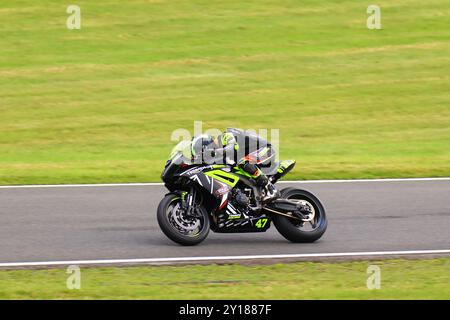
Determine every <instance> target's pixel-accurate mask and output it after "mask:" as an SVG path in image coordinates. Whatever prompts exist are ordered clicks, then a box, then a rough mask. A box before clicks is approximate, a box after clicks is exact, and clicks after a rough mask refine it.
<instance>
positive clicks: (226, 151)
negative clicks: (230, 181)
mask: <svg viewBox="0 0 450 320" xmlns="http://www.w3.org/2000/svg"><path fill="white" fill-rule="evenodd" d="M238 150H239V145H238V143H237V141H236V138H235V137H234V135H233V134H232V133H231V132H227V131H226V132H223V133H222V134H221V135H219V136H218V137H217V138H213V137H212V136H210V135H200V136H196V137H194V138H193V139H192V155H193V156H194V157H199V156H202V157H203V159H204V158H207V157H209V159H212V160H213V161H212V162H213V163H226V164H227V165H230V166H231V167H234V166H236V165H237V166H238V167H239V168H241V169H242V170H244V171H245V172H247V173H248V174H250V175H251V176H252V178H253V179H255V182H256V185H257V187H258V188H259V191H260V193H262V195H263V197H262V199H261V200H263V201H267V200H270V199H273V198H275V197H276V195H277V190H276V189H275V187H274V185H273V184H272V183H271V182H270V181H269V179H268V178H267V176H266V175H265V174H264V173H263V172H262V171H261V169H260V168H258V166H257V165H256V164H255V163H253V162H254V161H251V159H250V158H249V157H248V156H244V157H243V158H241V159H239V160H238V161H235V157H234V155H235V154H236V152H237V151H238Z"/></svg>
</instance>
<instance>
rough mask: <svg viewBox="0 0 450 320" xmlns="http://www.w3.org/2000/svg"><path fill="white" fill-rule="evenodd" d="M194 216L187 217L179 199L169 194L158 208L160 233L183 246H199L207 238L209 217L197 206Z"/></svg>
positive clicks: (203, 209)
mask: <svg viewBox="0 0 450 320" xmlns="http://www.w3.org/2000/svg"><path fill="white" fill-rule="evenodd" d="M194 214H195V216H193V215H187V214H186V211H185V210H184V209H183V208H182V207H181V198H180V196H178V195H175V194H170V195H167V196H165V197H164V198H163V199H162V200H161V202H160V203H159V206H158V212H157V218H158V224H159V227H160V228H161V230H162V232H164V234H165V235H166V236H167V237H168V238H169V239H171V240H172V241H174V242H176V243H179V244H181V245H184V246H193V245H196V244H199V243H200V242H202V241H203V240H205V238H206V237H207V236H208V233H209V217H208V213H207V212H206V210H205V208H203V207H202V206H197V207H196V209H195V211H194Z"/></svg>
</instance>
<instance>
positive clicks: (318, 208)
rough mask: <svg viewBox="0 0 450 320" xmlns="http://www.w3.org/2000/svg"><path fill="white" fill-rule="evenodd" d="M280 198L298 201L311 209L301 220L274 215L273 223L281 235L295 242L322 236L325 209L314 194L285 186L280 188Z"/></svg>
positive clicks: (316, 238) (325, 219)
mask: <svg viewBox="0 0 450 320" xmlns="http://www.w3.org/2000/svg"><path fill="white" fill-rule="evenodd" d="M281 198H284V199H289V200H293V201H298V202H300V203H301V204H302V205H306V206H308V207H309V208H310V210H311V213H310V214H309V215H308V216H307V217H305V219H304V220H303V221H297V220H293V219H290V218H287V217H284V216H281V215H274V217H273V223H274V225H275V227H276V228H277V230H278V232H279V233H280V234H281V235H282V236H283V237H285V238H286V239H287V240H289V241H291V242H297V243H305V242H314V241H316V240H318V239H319V238H320V237H322V235H323V234H324V233H325V231H326V229H327V224H328V222H327V218H326V215H325V209H324V207H323V205H322V204H321V203H320V201H319V199H318V198H317V197H316V196H314V195H313V194H312V193H310V192H308V191H305V190H301V189H296V188H286V189H283V190H281Z"/></svg>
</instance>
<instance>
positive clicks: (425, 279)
mask: <svg viewBox="0 0 450 320" xmlns="http://www.w3.org/2000/svg"><path fill="white" fill-rule="evenodd" d="M371 264H374V265H377V266H379V267H380V270H381V288H380V289H378V290H376V289H375V290H369V289H368V288H367V285H366V283H367V278H368V277H369V276H370V274H367V268H368V266H369V265H371ZM449 271H450V259H449V258H441V259H434V260H384V261H373V262H370V261H364V262H345V263H312V262H302V263H291V264H274V265H266V266H242V265H208V266H178V267H168V266H164V267H127V268H125V267H123V268H112V267H111V268H85V269H83V268H82V269H81V289H80V290H69V289H67V287H66V280H67V277H68V274H66V272H65V270H64V269H52V270H34V271H30V270H19V271H5V270H3V271H0V299H284V300H287V299H450V286H449V283H450V273H449Z"/></svg>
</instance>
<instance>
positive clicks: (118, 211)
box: [0, 180, 450, 263]
mask: <svg viewBox="0 0 450 320" xmlns="http://www.w3.org/2000/svg"><path fill="white" fill-rule="evenodd" d="M287 186H296V187H299V188H302V189H306V190H309V191H311V192H313V193H314V194H316V195H317V196H318V197H319V198H320V199H321V201H322V202H323V204H324V205H325V208H326V210H327V215H328V219H329V225H328V230H327V232H326V233H325V235H324V236H323V238H322V239H321V240H320V241H318V242H316V243H312V244H293V243H290V242H288V241H287V240H285V239H284V238H283V237H282V236H281V235H279V234H278V232H277V231H276V229H275V228H274V227H273V226H272V227H271V228H270V229H269V231H268V232H267V233H261V234H259V233H249V234H215V233H212V232H211V233H210V234H209V236H208V238H207V239H206V241H205V242H203V243H202V244H200V245H198V246H195V247H182V246H179V245H177V244H175V243H173V242H171V241H170V240H169V239H167V238H166V237H165V236H164V235H163V233H162V232H161V231H160V229H159V227H158V224H157V221H156V208H157V206H158V203H159V201H160V199H161V198H162V197H163V195H164V194H165V192H166V191H165V189H164V187H163V186H159V185H158V186H154V185H146V186H139V185H138V186H136V185H129V186H82V187H77V186H73V187H62V188H59V187H58V188H39V187H37V188H36V187H34V188H1V189H0V263H7V262H25V261H54V260H59V261H61V260H99V259H134V258H168V257H200V256H208V257H209V256H230V255H239V256H240V255H271V254H300V253H330V252H363V251H364V252H365V251H389V250H394V251H395V250H427V249H450V231H449V230H450V180H438V181H415V180H405V181H355V182H322V183H290V184H279V185H278V187H279V188H284V187H287Z"/></svg>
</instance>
